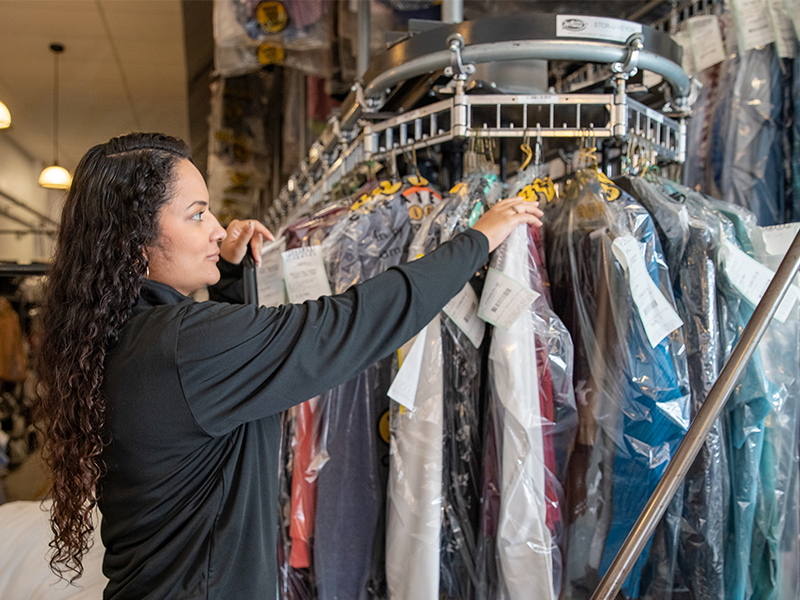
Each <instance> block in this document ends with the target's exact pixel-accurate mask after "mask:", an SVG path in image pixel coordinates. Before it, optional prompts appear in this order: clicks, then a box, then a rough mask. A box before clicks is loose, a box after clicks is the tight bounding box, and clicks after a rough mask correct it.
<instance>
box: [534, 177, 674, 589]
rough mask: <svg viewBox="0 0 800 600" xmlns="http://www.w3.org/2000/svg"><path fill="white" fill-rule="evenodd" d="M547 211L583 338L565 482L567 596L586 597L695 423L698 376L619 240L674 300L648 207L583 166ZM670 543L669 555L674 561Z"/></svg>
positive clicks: (556, 263) (554, 267) (634, 581)
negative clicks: (642, 289)
mask: <svg viewBox="0 0 800 600" xmlns="http://www.w3.org/2000/svg"><path fill="white" fill-rule="evenodd" d="M545 219H546V220H545V237H546V246H545V248H546V252H545V255H546V257H547V265H548V273H549V275H550V281H551V292H552V294H553V306H554V307H555V308H556V310H557V312H558V313H559V316H560V317H561V318H562V319H563V321H564V322H565V324H566V326H567V328H568V329H569V331H570V333H571V334H572V337H573V340H574V341H575V347H576V350H575V355H576V358H575V380H576V382H575V389H576V396H577V401H578V413H579V426H578V437H577V446H576V449H575V452H574V453H573V456H572V459H571V461H570V474H569V480H568V486H569V490H568V492H567V494H568V499H569V521H570V530H569V538H570V540H569V544H568V547H569V555H568V560H567V579H568V588H567V590H566V597H567V598H582V597H587V596H589V595H591V593H593V591H594V589H595V587H596V585H597V583H598V582H599V578H600V577H601V576H602V575H603V574H604V573H605V572H606V570H607V569H608V567H609V565H610V564H611V561H612V560H613V558H614V556H615V555H616V553H617V551H618V550H619V548H620V547H621V545H622V542H623V541H624V539H625V537H626V536H627V534H628V533H629V531H630V529H631V527H632V526H633V523H634V522H635V520H636V519H637V518H638V516H639V514H640V513H641V510H642V508H643V507H644V505H645V503H646V501H647V498H648V497H649V496H650V495H651V493H652V492H653V490H654V489H655V486H656V484H657V483H658V481H659V479H660V478H661V475H662V474H663V472H664V469H665V468H666V466H667V464H668V463H669V460H670V459H671V457H672V456H673V455H674V453H675V451H676V450H677V447H678V444H679V443H680V441H681V440H682V438H683V436H684V434H685V433H686V430H687V429H688V425H689V381H688V373H687V366H686V356H685V346H684V343H683V336H682V333H681V331H680V328H678V329H676V330H675V331H672V332H671V333H669V334H668V335H667V336H666V337H664V338H663V339H662V340H661V341H659V342H658V343H656V344H654V345H651V342H650V341H649V340H648V337H647V332H646V330H645V326H644V324H643V321H642V318H641V316H640V315H641V313H640V311H639V309H637V307H636V306H635V305H634V302H633V298H632V296H631V286H630V282H629V280H628V275H627V272H626V271H625V270H624V269H623V267H622V266H621V264H620V263H619V262H618V260H617V259H616V258H615V255H614V253H613V251H612V246H613V242H614V241H615V240H617V239H619V238H626V239H629V238H630V237H632V238H633V240H634V241H635V243H636V245H635V246H634V247H635V248H638V251H637V252H638V255H639V256H640V257H641V260H642V261H644V265H645V269H646V275H647V277H648V278H649V279H650V281H651V283H652V284H653V285H655V286H656V287H657V288H658V291H659V293H660V294H661V295H662V296H663V298H664V299H665V300H666V301H667V302H668V303H669V305H671V306H673V307H674V299H673V293H672V285H671V280H670V276H669V270H668V268H667V265H666V263H665V262H664V259H663V254H662V251H661V245H660V243H659V241H658V238H657V236H656V232H655V228H654V226H653V222H652V219H651V218H650V216H649V215H648V214H647V212H646V211H645V210H644V209H643V208H642V207H641V206H640V205H638V204H637V203H636V202H634V201H633V200H632V199H631V198H630V196H628V195H627V194H625V193H622V192H621V191H620V190H619V188H617V187H615V186H613V185H612V184H611V183H610V182H609V181H608V180H607V179H606V178H605V177H604V176H603V175H602V174H601V173H599V172H598V171H597V170H595V169H585V170H582V171H579V172H578V173H577V174H576V175H575V178H574V179H573V181H572V182H571V184H570V185H569V186H568V187H567V190H566V191H565V193H564V195H563V196H562V197H561V198H560V199H559V200H558V201H555V202H552V203H550V204H549V205H548V206H547V211H546V214H545ZM637 260H638V259H637ZM639 283H644V282H643V281H640V282H639ZM646 308H647V307H642V309H643V310H644V309H646ZM678 508H679V507H678V506H675V505H673V509H678ZM678 512H679V511H678ZM673 535H674V534H673ZM650 543H651V542H650V541H649V542H648V544H647V545H646V546H645V548H644V551H643V552H642V555H641V557H640V558H639V560H638V561H637V562H636V563H635V565H634V566H633V569H632V570H631V572H630V574H629V576H628V578H627V579H626V581H625V583H624V585H623V588H622V592H623V594H624V595H625V596H627V597H631V598H635V597H637V596H638V595H639V588H640V583H642V575H643V568H644V566H645V563H646V562H647V560H648V555H649V554H650ZM665 549H666V550H670V549H669V547H668V546H666V547H665ZM672 550H673V556H665V557H663V559H662V560H661V562H662V563H663V564H665V565H666V567H665V568H666V569H667V570H668V571H671V570H672V569H671V566H670V564H669V563H670V562H674V549H672Z"/></svg>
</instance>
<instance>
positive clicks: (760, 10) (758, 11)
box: [733, 0, 775, 51]
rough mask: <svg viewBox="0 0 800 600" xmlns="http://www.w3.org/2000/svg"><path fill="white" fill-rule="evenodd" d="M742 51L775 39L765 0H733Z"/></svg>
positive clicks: (764, 44) (769, 42)
mask: <svg viewBox="0 0 800 600" xmlns="http://www.w3.org/2000/svg"><path fill="white" fill-rule="evenodd" d="M733 4H734V7H735V12H734V14H735V16H736V24H737V25H738V29H739V40H740V44H739V45H740V47H741V50H742V51H745V50H751V49H752V48H757V47H759V46H766V45H767V44H771V43H772V42H774V41H775V32H774V31H772V23H771V22H770V18H769V10H768V9H767V3H766V1H765V0H733Z"/></svg>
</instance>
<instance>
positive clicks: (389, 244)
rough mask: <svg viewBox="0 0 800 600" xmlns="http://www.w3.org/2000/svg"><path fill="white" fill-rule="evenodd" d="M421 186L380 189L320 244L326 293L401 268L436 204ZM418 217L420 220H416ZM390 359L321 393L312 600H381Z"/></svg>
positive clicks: (432, 194) (435, 194)
mask: <svg viewBox="0 0 800 600" xmlns="http://www.w3.org/2000/svg"><path fill="white" fill-rule="evenodd" d="M416 184H422V182H421V181H417V180H415V181H413V182H407V183H405V184H403V185H401V184H390V183H388V182H385V185H383V186H382V187H381V188H379V189H378V190H376V191H377V192H378V193H376V194H375V195H374V196H367V197H365V198H362V201H360V202H357V203H356V204H354V205H353V207H352V208H353V210H351V214H350V215H349V217H345V218H344V219H343V220H342V221H340V222H339V223H338V224H337V225H336V226H334V227H333V229H332V230H331V231H330V233H329V235H328V237H327V238H325V240H324V242H323V254H324V256H325V261H326V267H327V270H328V275H329V279H330V282H331V288H332V290H333V292H334V293H339V292H341V291H344V290H346V289H347V288H349V287H350V286H352V285H354V284H356V283H359V282H361V281H364V280H366V279H369V278H370V277H373V276H375V275H377V274H378V273H381V272H383V271H385V270H386V269H388V268H389V267H391V266H393V265H398V264H401V263H403V262H405V261H406V253H407V248H408V244H409V243H410V241H411V238H412V236H413V232H414V230H415V229H416V226H417V223H418V220H417V219H416V218H415V217H417V216H418V217H419V220H421V219H422V217H423V216H424V211H425V209H426V207H427V206H429V205H432V204H433V203H434V202H436V201H438V199H440V198H441V196H440V195H439V194H438V192H436V191H435V190H432V189H430V188H427V187H426V186H425V185H424V184H422V185H416ZM418 211H419V213H421V214H418ZM391 377H392V358H391V357H389V358H387V359H384V360H381V361H379V362H377V363H376V364H374V365H372V366H371V367H369V368H368V369H367V370H366V371H364V372H363V373H362V374H361V375H359V376H358V377H356V378H354V379H352V380H351V381H349V382H347V383H345V384H344V385H342V386H340V387H339V388H336V389H334V390H332V391H330V392H328V393H327V394H326V395H325V397H324V399H323V402H322V408H321V410H323V411H324V414H323V416H322V419H323V425H322V430H323V433H322V441H321V451H322V452H324V453H325V454H326V456H327V457H328V460H327V461H326V462H325V464H324V465H323V466H322V468H321V469H320V471H319V478H318V499H317V512H316V523H315V534H316V537H315V544H314V563H315V571H316V581H317V590H318V595H319V598H320V600H336V599H339V598H347V599H366V598H370V597H377V598H383V597H385V596H386V575H385V563H386V561H385V547H386V542H385V535H386V486H387V481H388V464H389V460H388V452H389V440H388V437H385V436H384V435H382V434H381V427H380V423H381V421H382V419H385V418H387V417H385V415H387V414H388V410H389V399H388V397H387V395H386V392H387V391H388V389H389V385H390V384H391Z"/></svg>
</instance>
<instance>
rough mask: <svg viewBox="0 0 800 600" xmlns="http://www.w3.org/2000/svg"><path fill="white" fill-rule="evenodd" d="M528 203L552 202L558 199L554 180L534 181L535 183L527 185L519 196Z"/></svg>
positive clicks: (547, 178)
mask: <svg viewBox="0 0 800 600" xmlns="http://www.w3.org/2000/svg"><path fill="white" fill-rule="evenodd" d="M518 195H519V197H520V198H522V199H523V200H525V201H526V202H552V201H553V199H554V198H555V197H556V188H555V186H554V185H553V180H552V179H550V178H549V177H545V178H544V179H539V178H538V177H537V178H536V179H534V180H533V183H529V184H528V185H526V186H525V187H524V188H522V190H521V191H520V193H519V194H518Z"/></svg>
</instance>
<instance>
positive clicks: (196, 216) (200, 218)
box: [192, 210, 205, 221]
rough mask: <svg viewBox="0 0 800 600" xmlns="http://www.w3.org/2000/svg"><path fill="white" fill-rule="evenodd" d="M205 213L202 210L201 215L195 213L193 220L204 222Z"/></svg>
mask: <svg viewBox="0 0 800 600" xmlns="http://www.w3.org/2000/svg"><path fill="white" fill-rule="evenodd" d="M204 212H205V211H204V210H201V211H200V212H199V213H195V214H194V215H192V219H194V220H195V221H202V220H203V213H204Z"/></svg>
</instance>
